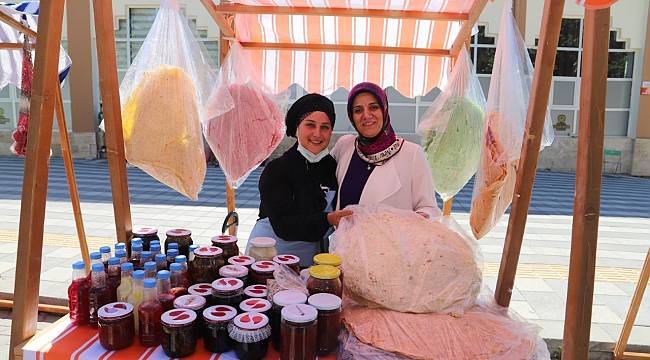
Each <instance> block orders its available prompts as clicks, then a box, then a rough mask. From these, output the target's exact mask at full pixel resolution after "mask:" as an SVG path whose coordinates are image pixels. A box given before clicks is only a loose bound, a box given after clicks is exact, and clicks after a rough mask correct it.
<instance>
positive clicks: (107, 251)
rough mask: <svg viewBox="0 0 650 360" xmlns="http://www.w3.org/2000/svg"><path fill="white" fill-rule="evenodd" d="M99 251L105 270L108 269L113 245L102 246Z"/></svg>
mask: <svg viewBox="0 0 650 360" xmlns="http://www.w3.org/2000/svg"><path fill="white" fill-rule="evenodd" d="M99 253H100V254H101V255H102V264H104V271H106V270H108V259H110V258H111V247H110V246H101V247H100V248H99Z"/></svg>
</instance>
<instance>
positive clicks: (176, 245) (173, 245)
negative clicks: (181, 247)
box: [167, 242, 178, 250]
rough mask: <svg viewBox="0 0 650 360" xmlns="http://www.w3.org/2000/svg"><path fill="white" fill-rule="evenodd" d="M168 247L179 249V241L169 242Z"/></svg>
mask: <svg viewBox="0 0 650 360" xmlns="http://www.w3.org/2000/svg"><path fill="white" fill-rule="evenodd" d="M167 249H175V250H178V243H175V242H173V243H169V244H168V245H167Z"/></svg>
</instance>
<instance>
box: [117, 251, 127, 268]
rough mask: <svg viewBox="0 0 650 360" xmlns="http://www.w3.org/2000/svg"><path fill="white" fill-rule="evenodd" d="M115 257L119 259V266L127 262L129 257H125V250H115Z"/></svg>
mask: <svg viewBox="0 0 650 360" xmlns="http://www.w3.org/2000/svg"><path fill="white" fill-rule="evenodd" d="M115 257H116V258H118V259H120V265H121V264H124V263H127V262H129V257H128V256H127V255H126V250H125V249H117V250H115Z"/></svg>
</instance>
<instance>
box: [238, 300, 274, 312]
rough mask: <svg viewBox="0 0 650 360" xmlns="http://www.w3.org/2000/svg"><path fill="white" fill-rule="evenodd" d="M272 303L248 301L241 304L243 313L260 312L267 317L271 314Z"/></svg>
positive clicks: (240, 307)
mask: <svg viewBox="0 0 650 360" xmlns="http://www.w3.org/2000/svg"><path fill="white" fill-rule="evenodd" d="M271 307H272V305H271V302H270V301H268V300H266V299H246V300H244V301H242V302H241V303H240V304H239V309H240V310H241V311H242V312H258V313H262V314H264V315H266V316H270V315H271V314H270V313H271Z"/></svg>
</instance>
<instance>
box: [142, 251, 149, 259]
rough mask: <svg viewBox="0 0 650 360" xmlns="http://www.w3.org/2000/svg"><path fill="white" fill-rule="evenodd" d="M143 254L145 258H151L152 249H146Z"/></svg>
mask: <svg viewBox="0 0 650 360" xmlns="http://www.w3.org/2000/svg"><path fill="white" fill-rule="evenodd" d="M141 256H142V257H143V258H145V259H149V258H151V251H149V250H145V251H143V252H142V255H141Z"/></svg>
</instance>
